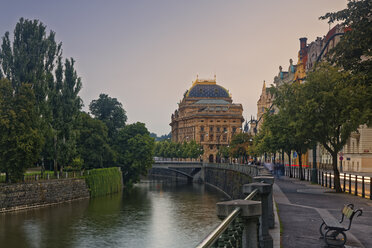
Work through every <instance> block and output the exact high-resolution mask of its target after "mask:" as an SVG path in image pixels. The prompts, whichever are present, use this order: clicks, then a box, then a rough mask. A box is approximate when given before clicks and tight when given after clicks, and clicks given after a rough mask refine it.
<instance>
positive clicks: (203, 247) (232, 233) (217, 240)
mask: <svg viewBox="0 0 372 248" xmlns="http://www.w3.org/2000/svg"><path fill="white" fill-rule="evenodd" d="M257 192H258V189H255V190H254V191H252V193H250V194H249V195H248V196H247V197H246V198H245V199H244V200H252V199H253V197H255V196H256V194H257ZM240 213H241V208H240V207H237V208H236V209H235V210H234V211H232V212H231V213H230V214H229V216H227V217H226V218H225V219H224V220H223V221H222V222H221V223H220V224H219V225H218V226H217V227H216V228H215V229H214V230H213V231H212V232H211V233H210V234H208V236H207V237H206V238H205V239H204V240H202V242H200V243H199V244H198V245H197V246H196V248H207V247H241V238H242V232H243V225H242V224H241V220H239V219H238V218H239V215H240ZM226 231H227V233H226ZM226 243H227V244H226ZM233 243H234V244H233ZM226 245H231V246H226Z"/></svg>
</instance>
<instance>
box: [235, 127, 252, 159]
mask: <svg viewBox="0 0 372 248" xmlns="http://www.w3.org/2000/svg"><path fill="white" fill-rule="evenodd" d="M252 141H253V139H252V136H251V135H250V134H248V133H238V134H236V135H234V136H233V137H232V139H231V142H230V155H231V157H234V158H242V159H243V160H244V161H247V159H248V156H249V154H248V151H249V147H250V146H252V144H253V143H252Z"/></svg>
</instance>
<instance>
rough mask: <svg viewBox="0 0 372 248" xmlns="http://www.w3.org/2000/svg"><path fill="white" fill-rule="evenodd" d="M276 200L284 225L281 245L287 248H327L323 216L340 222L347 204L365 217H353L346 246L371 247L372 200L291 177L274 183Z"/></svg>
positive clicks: (347, 234)
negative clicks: (321, 227)
mask: <svg viewBox="0 0 372 248" xmlns="http://www.w3.org/2000/svg"><path fill="white" fill-rule="evenodd" d="M274 199H275V202H276V203H277V205H278V210H279V217H280V221H281V224H282V229H283V233H282V236H281V243H282V247H284V248H292V247H293V248H299V247H304V248H313V247H314V248H319V247H321V248H323V247H327V246H326V244H325V242H324V240H323V239H320V233H319V226H320V224H321V223H322V221H321V219H320V216H321V215H322V216H323V215H328V216H332V217H334V218H335V219H338V220H339V219H340V217H341V208H342V207H343V205H344V204H347V203H353V204H354V206H355V208H362V209H363V215H362V216H360V217H358V218H354V220H353V223H352V226H351V230H350V231H348V232H346V236H347V243H346V245H345V247H364V248H369V247H372V200H369V199H363V198H361V197H357V196H353V195H349V194H344V193H341V194H337V193H334V191H333V190H331V189H329V188H324V187H321V186H319V185H313V184H311V183H309V182H306V181H299V180H298V179H293V178H289V177H281V178H280V179H276V180H275V184H274ZM347 223H348V222H347Z"/></svg>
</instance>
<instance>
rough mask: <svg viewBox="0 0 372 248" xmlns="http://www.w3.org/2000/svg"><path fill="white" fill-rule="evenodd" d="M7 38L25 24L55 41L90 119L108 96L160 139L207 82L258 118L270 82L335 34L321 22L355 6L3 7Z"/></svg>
mask: <svg viewBox="0 0 372 248" xmlns="http://www.w3.org/2000/svg"><path fill="white" fill-rule="evenodd" d="M0 3H1V4H0V6H1V14H0V36H1V37H2V36H3V35H4V33H5V32H6V31H9V32H10V33H13V30H14V27H15V25H16V23H17V22H18V20H19V18H21V17H24V18H27V19H38V20H40V21H41V22H42V23H44V24H45V25H46V26H47V28H48V30H53V31H55V32H56V39H57V41H61V42H62V48H63V56H64V57H65V58H69V57H73V58H74V59H75V60H76V70H77V73H78V75H79V76H80V77H81V79H82V83H83V88H82V90H81V93H80V96H81V98H82V99H83V101H84V105H85V106H84V108H83V109H84V110H85V111H88V110H89V108H88V107H89V103H90V102H91V101H92V100H94V99H97V98H98V96H99V94H100V93H105V94H108V95H109V96H110V97H114V98H117V99H118V101H120V102H121V103H122V104H123V107H124V109H125V111H126V112H127V116H128V123H133V122H137V121H139V122H143V123H145V124H146V127H147V128H148V129H149V131H150V132H155V133H156V134H158V136H160V135H162V134H167V133H169V132H170V130H171V129H170V126H169V123H170V118H171V114H172V113H173V112H174V110H176V109H177V107H178V105H177V103H178V102H179V101H180V100H181V99H182V97H183V93H184V92H185V91H186V90H187V89H189V88H190V87H191V84H192V81H194V80H195V79H196V76H197V75H199V78H213V77H214V75H216V78H217V84H219V85H221V86H224V87H225V88H227V89H228V90H229V91H230V93H231V94H232V98H233V101H234V103H241V104H242V105H243V109H244V112H243V117H244V118H245V119H247V118H248V119H250V116H251V115H253V116H256V115H257V100H258V99H259V96H260V94H261V91H262V85H263V81H264V80H266V82H267V85H270V84H271V83H272V82H273V78H274V76H276V75H277V74H278V72H279V69H278V67H279V66H280V65H281V66H283V68H284V70H286V68H288V65H289V59H290V58H292V59H293V61H294V62H295V63H296V62H297V53H298V50H299V47H300V42H299V38H301V37H307V38H308V43H309V42H311V41H314V40H315V39H316V37H318V36H319V37H322V36H324V35H325V34H326V33H327V32H328V30H329V28H330V27H329V25H328V23H327V22H326V21H322V20H319V16H322V15H324V14H325V13H327V12H333V11H337V10H341V9H344V8H346V3H347V1H346V0H311V1H309V0H107V1H103V0H64V1H57V0H32V1H30V0H23V1H21V0H9V1H5V0H0Z"/></svg>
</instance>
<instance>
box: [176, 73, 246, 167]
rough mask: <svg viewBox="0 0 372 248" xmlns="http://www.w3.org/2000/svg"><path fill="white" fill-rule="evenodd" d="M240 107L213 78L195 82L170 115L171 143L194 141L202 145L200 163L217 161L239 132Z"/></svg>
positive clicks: (240, 124) (240, 125)
mask: <svg viewBox="0 0 372 248" xmlns="http://www.w3.org/2000/svg"><path fill="white" fill-rule="evenodd" d="M242 114H243V107H242V105H241V104H234V103H233V101H232V98H231V94H230V93H229V91H228V90H226V89H225V88H224V87H222V86H220V85H218V84H217V83H216V78H214V79H198V78H197V79H196V80H195V81H194V82H193V84H192V86H191V88H190V89H189V90H187V91H186V92H185V94H184V96H183V99H182V100H181V102H180V103H179V105H178V109H177V110H176V111H175V112H174V114H172V121H171V123H170V126H171V127H172V141H173V142H179V143H183V142H184V141H186V142H189V141H191V140H195V141H196V142H197V143H199V144H201V145H202V146H203V150H204V155H203V157H202V159H203V161H205V162H206V161H208V162H211V163H212V162H220V160H221V159H220V158H219V156H218V150H219V148H220V147H221V146H227V145H229V143H230V141H231V138H232V136H233V135H234V134H236V133H240V132H241V131H242V123H243V122H244V119H243V116H242Z"/></svg>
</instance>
